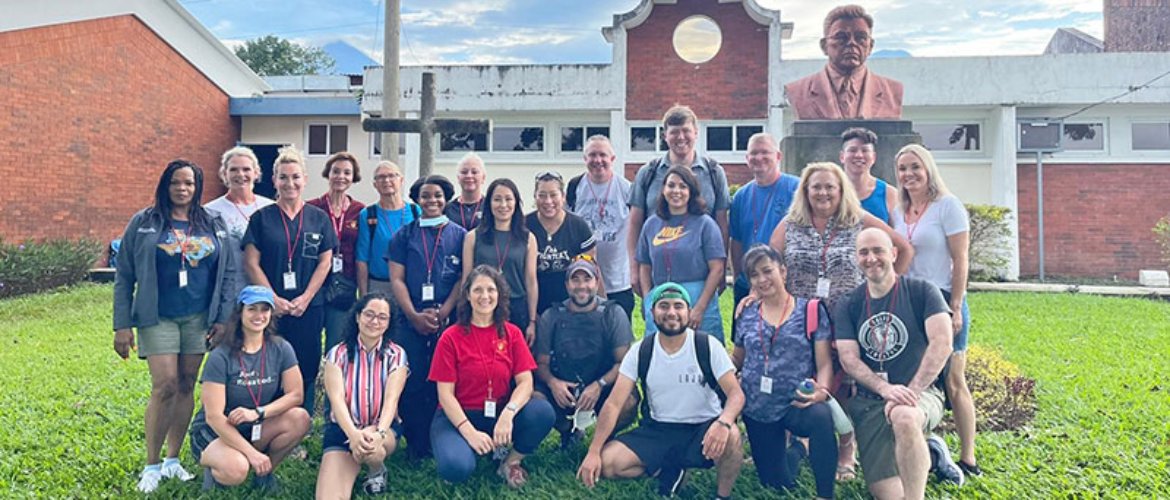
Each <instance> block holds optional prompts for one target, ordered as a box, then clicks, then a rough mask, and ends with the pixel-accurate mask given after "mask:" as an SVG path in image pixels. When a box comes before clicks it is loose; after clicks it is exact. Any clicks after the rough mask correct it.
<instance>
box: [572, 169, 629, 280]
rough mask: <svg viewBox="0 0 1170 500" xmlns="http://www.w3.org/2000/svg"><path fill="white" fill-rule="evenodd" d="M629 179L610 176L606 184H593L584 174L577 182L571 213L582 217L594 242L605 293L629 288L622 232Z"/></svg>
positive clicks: (626, 219)
mask: <svg viewBox="0 0 1170 500" xmlns="http://www.w3.org/2000/svg"><path fill="white" fill-rule="evenodd" d="M629 197H630V181H627V180H626V179H625V178H624V177H622V176H620V175H616V174H615V175H614V176H613V178H612V179H610V181H609V182H608V183H606V184H594V183H593V182H591V181H590V180H589V176H588V175H585V176H583V177H582V178H581V182H580V183H578V184H577V195H576V200H577V203H576V207H575V208H574V209H573V213H575V214H577V215H579V216H581V218H582V219H585V222H587V223H588V224H589V228H590V229H592V230H593V239H594V240H595V241H596V242H597V263H598V264H599V265H600V266H601V276H602V279H603V280H605V291H606V292H620V291H623V290H628V289H629V288H630V256H629V253H628V251H629V248H628V246H629V243H628V242H627V240H626V234H627V233H628V232H629V227H630V207H629V205H626V200H628V199H629Z"/></svg>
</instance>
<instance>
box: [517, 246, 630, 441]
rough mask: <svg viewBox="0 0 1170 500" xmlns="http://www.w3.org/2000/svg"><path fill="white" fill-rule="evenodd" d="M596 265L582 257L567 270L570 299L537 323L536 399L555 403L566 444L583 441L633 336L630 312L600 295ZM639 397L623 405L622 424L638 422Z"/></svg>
mask: <svg viewBox="0 0 1170 500" xmlns="http://www.w3.org/2000/svg"><path fill="white" fill-rule="evenodd" d="M597 274H598V273H597V268H596V267H594V265H593V264H592V263H590V262H589V261H588V260H586V259H578V260H577V261H575V262H573V263H572V264H569V267H568V269H566V270H565V289H566V290H568V292H569V298H568V299H565V301H564V302H562V303H561V304H559V305H556V306H553V307H550V308H548V309H547V310H545V311H544V314H542V315H541V316H540V321H538V322H537V323H536V345H535V351H536V366H537V368H536V378H537V384H536V393H535V394H534V395H535V396H536V397H543V398H544V399H546V400H548V401H549V402H550V403H553V410H555V411H556V413H557V420H556V423H555V424H554V425H553V428H555V429H556V430H557V432H560V433H561V447H562V448H569V447H570V446H572V445H573V444H574V443H578V442H580V441H581V440H582V439H583V438H584V435H585V429H586V428H587V427H588V426H589V424H590V423H592V420H593V419H592V416H593V415H594V412H595V410H596V409H597V408H601V406H602V405H603V404H604V403H605V400H606V398H607V397H608V396H609V394H610V391H611V390H612V389H613V383H614V381H615V380H616V379H617V376H618V364H619V363H621V361H622V358H623V357H624V356H625V355H626V351H628V350H629V349H630V342H633V341H634V334H633V332H632V331H631V330H630V320H629V318H628V317H627V316H626V313H625V310H624V309H623V308H622V307H621V306H619V305H618V304H617V303H616V302H613V301H609V300H604V299H602V298H601V297H598V296H597V288H598V283H599V282H598V276H597ZM637 402H638V400H637V398H630V399H629V400H628V401H626V402H625V404H624V405H623V406H622V408H621V413H620V415H619V417H618V424H617V428H618V429H622V428H624V427H625V426H627V425H629V424H630V422H632V421H633V420H634V409H635V408H637Z"/></svg>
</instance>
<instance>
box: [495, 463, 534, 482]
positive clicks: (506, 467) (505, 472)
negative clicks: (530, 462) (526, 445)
mask: <svg viewBox="0 0 1170 500" xmlns="http://www.w3.org/2000/svg"><path fill="white" fill-rule="evenodd" d="M496 474H498V475H499V476H500V477H502V478H504V483H505V484H507V485H508V487H509V488H519V487H521V486H524V483H527V482H528V471H526V470H524V467H523V466H521V465H520V462H518V461H517V462H513V463H511V464H508V463H507V462H504V463H501V464H500V468H498V469H496Z"/></svg>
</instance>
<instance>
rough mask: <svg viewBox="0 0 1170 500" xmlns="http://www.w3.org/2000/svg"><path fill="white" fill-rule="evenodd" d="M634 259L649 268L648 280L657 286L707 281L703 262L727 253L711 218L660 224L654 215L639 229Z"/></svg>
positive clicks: (684, 218)
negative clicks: (640, 231)
mask: <svg viewBox="0 0 1170 500" xmlns="http://www.w3.org/2000/svg"><path fill="white" fill-rule="evenodd" d="M636 258H637V260H638V263H639V264H649V265H650V280H651V281H653V283H652V285H653V286H658V285H660V284H662V283H666V282H667V281H673V282H675V283H687V282H692V281H703V280H705V279H707V272H708V267H707V261H709V260H712V259H725V258H727V250H726V249H725V248H724V246H723V235H722V233H720V232H719V226H718V225H716V224H715V220H714V219H712V218H710V217H708V216H706V215H691V214H683V215H672V216H670V218H669V219H667V220H665V221H664V220H662V219H660V218H659V217H658V215H657V214H655V215H652V216H650V218H649V219H647V220H646V224H644V225H643V226H642V235H641V236H640V237H639V238H638V254H637V256H636ZM692 298H695V297H692Z"/></svg>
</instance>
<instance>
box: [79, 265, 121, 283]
mask: <svg viewBox="0 0 1170 500" xmlns="http://www.w3.org/2000/svg"><path fill="white" fill-rule="evenodd" d="M115 272H116V271H115V270H114V268H112V267H95V268H93V269H90V270H89V273H88V274H87V275H86V277H85V278H86V279H88V280H89V281H92V282H94V283H113V282H114V273H115Z"/></svg>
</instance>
